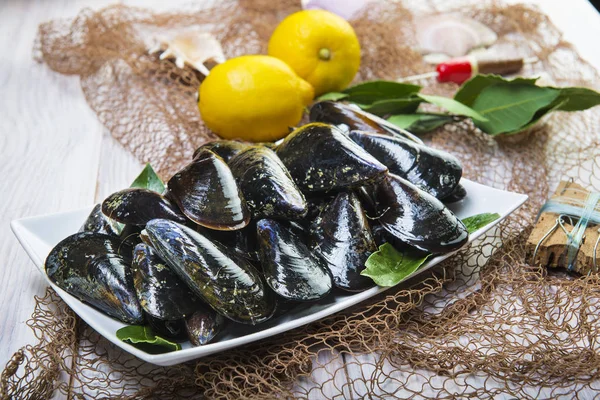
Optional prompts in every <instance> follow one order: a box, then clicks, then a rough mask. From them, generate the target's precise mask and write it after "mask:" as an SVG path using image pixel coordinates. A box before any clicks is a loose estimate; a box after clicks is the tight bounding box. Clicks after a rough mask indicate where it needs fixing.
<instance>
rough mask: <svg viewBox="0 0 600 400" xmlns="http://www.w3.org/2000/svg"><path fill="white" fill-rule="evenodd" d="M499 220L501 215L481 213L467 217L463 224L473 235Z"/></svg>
mask: <svg viewBox="0 0 600 400" xmlns="http://www.w3.org/2000/svg"><path fill="white" fill-rule="evenodd" d="M498 218H500V214H498V213H481V214H476V215H472V216H470V217H467V218H465V219H463V220H462V222H463V224H465V227H466V228H467V231H469V233H473V232H475V231H476V230H478V229H481V228H483V227H484V226H486V225H488V224H491V223H492V222H494V221H495V220H497V219H498Z"/></svg>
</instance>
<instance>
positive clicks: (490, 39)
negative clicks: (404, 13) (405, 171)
mask: <svg viewBox="0 0 600 400" xmlns="http://www.w3.org/2000/svg"><path fill="white" fill-rule="evenodd" d="M415 33H416V37H417V43H418V46H419V50H420V51H421V53H423V54H430V53H443V54H447V55H449V56H451V57H460V56H465V55H467V54H468V53H469V51H471V50H472V49H475V48H478V47H487V46H490V45H492V44H493V43H494V42H496V40H497V39H498V35H496V33H495V32H494V31H493V30H491V29H490V28H488V27H487V26H485V25H483V24H482V23H480V22H477V21H475V20H473V19H471V18H468V17H465V16H463V15H459V14H437V15H430V16H425V17H421V18H418V19H416V22H415Z"/></svg>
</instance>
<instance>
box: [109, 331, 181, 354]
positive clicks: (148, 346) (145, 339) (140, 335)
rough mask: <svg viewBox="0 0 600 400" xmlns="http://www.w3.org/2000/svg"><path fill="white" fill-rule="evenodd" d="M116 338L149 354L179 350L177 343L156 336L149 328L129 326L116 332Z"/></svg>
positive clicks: (179, 346)
mask: <svg viewBox="0 0 600 400" xmlns="http://www.w3.org/2000/svg"><path fill="white" fill-rule="evenodd" d="M116 336H117V338H119V340H122V341H124V342H127V343H130V344H131V345H133V346H135V347H137V348H139V349H140V350H143V351H145V352H146V353H150V354H160V353H168V352H171V351H176V350H181V345H180V344H179V343H174V342H171V341H169V340H167V339H164V338H162V337H160V336H156V335H155V334H154V332H153V331H152V329H151V328H150V327H149V326H142V325H129V326H124V327H123V328H121V329H119V330H118V331H117V332H116Z"/></svg>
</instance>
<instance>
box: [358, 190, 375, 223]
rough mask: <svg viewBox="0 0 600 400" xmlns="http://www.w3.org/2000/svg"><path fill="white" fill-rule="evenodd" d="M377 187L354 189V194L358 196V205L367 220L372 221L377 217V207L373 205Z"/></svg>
mask: <svg viewBox="0 0 600 400" xmlns="http://www.w3.org/2000/svg"><path fill="white" fill-rule="evenodd" d="M376 189H377V186H376V185H375V186H373V185H369V186H361V187H359V188H356V190H355V191H354V193H356V195H357V196H358V199H359V200H360V204H361V205H362V207H363V210H364V211H365V214H366V215H367V217H368V218H369V219H374V218H376V216H377V205H376V204H375V190H376Z"/></svg>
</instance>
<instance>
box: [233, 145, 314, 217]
mask: <svg viewBox="0 0 600 400" xmlns="http://www.w3.org/2000/svg"><path fill="white" fill-rule="evenodd" d="M229 168H231V172H232V173H233V176H235V178H236V182H237V184H238V186H239V188H240V189H241V191H242V194H243V195H244V198H245V199H246V204H247V205H248V208H249V209H250V212H251V213H252V217H253V218H256V219H260V218H278V219H290V220H294V219H299V218H302V217H303V216H304V215H305V214H306V211H307V209H306V201H305V199H304V196H303V195H302V193H301V192H300V190H299V189H298V187H297V186H296V184H295V183H294V181H293V180H292V177H291V176H290V173H289V172H288V170H287V169H286V168H285V166H284V165H283V163H282V162H281V160H280V159H279V157H277V154H275V152H274V151H273V150H271V149H269V148H267V147H264V146H251V147H248V148H247V149H246V150H244V151H242V152H240V153H238V154H237V155H236V156H235V157H233V158H232V159H231V160H230V161H229Z"/></svg>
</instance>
